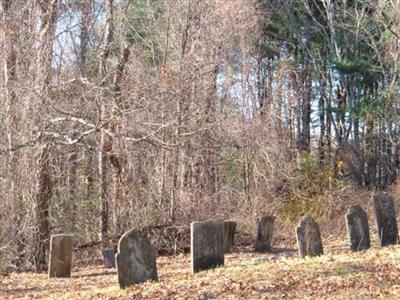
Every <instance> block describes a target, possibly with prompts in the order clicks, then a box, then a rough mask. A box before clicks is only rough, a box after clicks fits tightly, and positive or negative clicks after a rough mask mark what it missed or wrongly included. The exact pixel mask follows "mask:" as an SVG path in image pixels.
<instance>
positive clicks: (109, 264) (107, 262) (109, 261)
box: [101, 249, 115, 268]
mask: <svg viewBox="0 0 400 300" xmlns="http://www.w3.org/2000/svg"><path fill="white" fill-rule="evenodd" d="M101 256H102V257H103V263H104V266H105V267H106V268H115V251H114V249H103V250H101Z"/></svg>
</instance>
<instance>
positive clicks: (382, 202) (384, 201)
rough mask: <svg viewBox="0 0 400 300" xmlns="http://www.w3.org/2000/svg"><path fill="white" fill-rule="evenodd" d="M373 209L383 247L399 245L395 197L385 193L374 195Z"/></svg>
mask: <svg viewBox="0 0 400 300" xmlns="http://www.w3.org/2000/svg"><path fill="white" fill-rule="evenodd" d="M372 209H373V211H374V216H375V223H376V230H377V233H378V238H379V243H380V245H381V247H384V246H387V245H393V244H397V241H398V235H399V233H398V229H397V221H396V210H395V208H394V202H393V197H392V196H390V195H387V194H383V193H377V194H374V195H372Z"/></svg>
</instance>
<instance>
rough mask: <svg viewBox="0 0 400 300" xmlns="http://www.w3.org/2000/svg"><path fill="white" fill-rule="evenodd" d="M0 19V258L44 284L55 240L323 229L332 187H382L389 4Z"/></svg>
mask: <svg viewBox="0 0 400 300" xmlns="http://www.w3.org/2000/svg"><path fill="white" fill-rule="evenodd" d="M0 9H1V11H0V16H1V21H0V36H1V38H0V51H1V56H0V57H1V66H0V68H1V76H0V102H1V106H0V128H1V130H0V158H1V159H0V191H1V192H0V225H1V230H0V254H1V260H11V259H12V260H14V262H16V264H17V262H18V264H28V265H30V266H32V267H33V268H35V269H36V270H42V269H44V268H45V266H46V261H47V260H46V252H47V250H48V247H49V236H50V234H53V233H60V232H68V233H73V234H74V235H75V236H76V237H77V238H78V240H79V241H80V243H81V244H84V243H86V244H88V243H90V242H93V243H95V242H102V243H108V242H109V241H110V240H112V239H114V238H115V237H119V236H120V235H121V234H122V233H123V232H125V231H126V230H127V229H129V228H132V227H142V228H144V227H147V228H150V227H159V228H161V227H171V228H180V227H179V226H187V225H188V224H189V223H190V222H191V221H193V220H202V219H205V218H216V217H224V218H230V217H232V218H235V217H236V218H240V217H242V218H243V219H244V220H246V221H247V222H249V223H251V222H253V221H255V220H256V218H257V217H258V214H259V213H260V212H261V211H272V212H274V213H275V214H276V215H277V216H278V217H279V218H280V219H281V220H283V222H289V223H290V222H293V221H297V220H298V218H299V216H300V215H301V214H303V213H305V212H310V213H312V214H313V215H315V216H316V217H317V218H321V220H322V222H324V220H325V221H327V209H329V207H331V206H332V203H330V204H329V205H326V204H325V202H324V201H325V200H326V199H328V198H329V197H327V195H328V194H334V193H335V191H337V190H340V189H341V188H342V187H343V184H344V182H346V184H349V183H351V185H353V186H355V187H358V188H360V189H362V190H366V191H367V190H368V191H372V190H376V189H378V190H383V189H386V188H390V186H391V185H393V184H394V183H395V181H396V177H397V174H398V170H399V168H400V114H399V110H400V98H399V92H400V90H399V75H400V73H399V71H400V51H399V47H400V43H399V42H400V40H399V39H400V2H399V1H395V0H376V1H363V0H337V1H335V0H290V1H289V0H276V1H272V0H271V1H269V0H173V1H172V0H131V1H130V0H104V1H103V0H80V1H78V0H32V1H26V0H1V8H0ZM333 205H334V206H336V205H337V206H339V205H340V203H337V202H335V203H333ZM172 233H173V231H172Z"/></svg>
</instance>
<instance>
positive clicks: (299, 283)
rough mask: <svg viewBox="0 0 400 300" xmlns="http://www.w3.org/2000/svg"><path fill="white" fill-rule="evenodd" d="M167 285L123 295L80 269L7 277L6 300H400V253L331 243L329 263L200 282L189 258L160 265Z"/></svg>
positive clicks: (275, 265)
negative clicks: (55, 275) (60, 274)
mask: <svg viewBox="0 0 400 300" xmlns="http://www.w3.org/2000/svg"><path fill="white" fill-rule="evenodd" d="M157 262H158V269H159V277H160V281H159V282H148V283H145V284H141V285H136V286H134V287H132V288H130V289H128V290H120V289H119V288H118V285H117V278H116V274H115V270H110V269H104V268H102V267H100V266H92V267H85V268H76V269H74V270H73V276H72V278H70V279H47V276H46V274H39V275H38V274H33V273H19V274H17V273H13V274H10V275H9V276H1V277H0V298H1V299H21V298H24V299H57V300H60V299H371V298H373V299H375V298H382V299H399V298H400V246H391V247H387V248H384V249H377V247H376V246H374V247H373V248H372V249H370V250H368V251H365V252H362V253H350V252H349V251H347V250H346V249H345V244H344V243H343V242H337V241H336V242H335V241H330V242H329V247H327V249H326V254H325V255H324V256H321V257H318V258H312V259H304V260H302V259H299V258H297V253H296V252H294V251H293V250H292V251H287V250H286V251H277V252H276V253H273V254H265V255H263V254H254V253H251V252H241V253H234V254H229V255H227V256H226V264H225V266H224V267H221V268H218V269H215V270H210V271H205V272H201V273H198V274H196V275H195V276H192V275H191V274H190V271H189V256H187V255H180V256H176V257H160V258H158V261H157Z"/></svg>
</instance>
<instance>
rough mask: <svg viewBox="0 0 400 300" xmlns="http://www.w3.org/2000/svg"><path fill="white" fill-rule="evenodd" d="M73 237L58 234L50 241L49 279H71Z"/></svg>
mask: <svg viewBox="0 0 400 300" xmlns="http://www.w3.org/2000/svg"><path fill="white" fill-rule="evenodd" d="M71 264H72V235H69V234H57V235H52V236H51V239H50V255H49V278H53V277H61V278H62V277H71Z"/></svg>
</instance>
